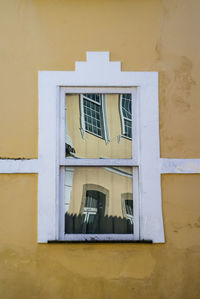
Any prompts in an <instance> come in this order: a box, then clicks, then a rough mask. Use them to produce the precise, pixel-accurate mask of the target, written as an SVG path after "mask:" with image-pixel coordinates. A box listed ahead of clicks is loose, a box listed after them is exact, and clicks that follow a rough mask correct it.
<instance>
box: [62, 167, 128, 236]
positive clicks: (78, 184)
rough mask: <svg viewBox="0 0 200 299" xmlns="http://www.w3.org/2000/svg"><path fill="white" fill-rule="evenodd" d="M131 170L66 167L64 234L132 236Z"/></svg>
mask: <svg viewBox="0 0 200 299" xmlns="http://www.w3.org/2000/svg"><path fill="white" fill-rule="evenodd" d="M132 189H133V179H132V168H130V167H120V168H119V167H75V168H73V167H66V168H65V233H66V234H132V233H133V193H132Z"/></svg>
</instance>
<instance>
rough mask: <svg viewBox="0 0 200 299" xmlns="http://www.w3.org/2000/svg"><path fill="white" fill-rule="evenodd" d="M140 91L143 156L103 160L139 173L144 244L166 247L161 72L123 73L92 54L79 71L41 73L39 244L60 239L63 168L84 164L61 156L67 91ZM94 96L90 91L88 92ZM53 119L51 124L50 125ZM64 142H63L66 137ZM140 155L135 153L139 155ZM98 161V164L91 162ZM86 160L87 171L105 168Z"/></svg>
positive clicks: (99, 54) (102, 56) (79, 64)
mask: <svg viewBox="0 0 200 299" xmlns="http://www.w3.org/2000/svg"><path fill="white" fill-rule="evenodd" d="M87 86H89V87H97V89H98V87H99V88H102V87H106V88H109V87H112V88H115V90H117V89H119V93H122V89H123V88H137V101H138V110H137V111H134V113H136V114H137V115H138V116H139V117H138V118H139V123H138V124H137V126H138V128H139V144H135V143H133V147H135V146H136V147H138V148H139V151H138V156H137V157H136V158H134V159H119V160H114V159H113V160H110V159H108V160H107V159H104V161H103V166H104V167H106V166H112V165H114V166H132V167H138V169H139V174H138V176H139V181H138V188H139V197H140V201H139V209H138V210H139V222H140V224H139V236H138V239H139V240H152V242H154V243H162V242H164V230H163V218H162V202H161V182H160V150H159V117H158V115H159V114H158V73H157V72H122V71H121V67H120V62H110V61H109V53H108V52H87V61H86V62H76V70H75V71H67V72H65V71H40V72H39V161H40V162H39V166H40V169H39V177H38V242H41V243H46V242H48V241H51V240H60V236H59V225H60V222H59V219H58V218H59V206H60V203H59V197H60V195H61V194H60V190H59V186H60V184H61V185H62V184H63V185H64V182H62V181H61V182H60V177H59V173H60V171H59V168H60V165H63V166H64V165H65V166H80V161H77V160H81V159H68V161H67V162H66V161H65V159H63V158H64V157H60V156H59V154H58V150H57V144H60V145H61V146H62V142H64V141H62V140H61V138H60V132H61V128H60V121H59V120H60V116H61V120H62V117H63V115H60V109H62V107H61V106H62V105H61V104H60V101H61V98H62V97H61V93H62V88H63V87H72V88H74V87H87ZM88 93H89V92H88ZM50 120H51V121H50ZM62 139H63V140H64V138H62ZM134 152H135V151H134ZM91 160H93V161H91ZM91 160H90V159H84V161H82V162H83V163H82V166H84V165H85V166H89V165H94V164H95V165H96V166H102V161H101V160H102V159H91Z"/></svg>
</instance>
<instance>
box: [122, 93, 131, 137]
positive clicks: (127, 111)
mask: <svg viewBox="0 0 200 299" xmlns="http://www.w3.org/2000/svg"><path fill="white" fill-rule="evenodd" d="M120 114H121V123H122V136H124V137H127V138H130V139H131V138H132V99H131V94H121V95H120Z"/></svg>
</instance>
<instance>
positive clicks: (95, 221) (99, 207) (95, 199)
mask: <svg viewBox="0 0 200 299" xmlns="http://www.w3.org/2000/svg"><path fill="white" fill-rule="evenodd" d="M105 200H106V196H105V194H103V193H102V192H99V191H95V190H89V191H87V192H86V200H85V207H84V209H83V215H84V217H83V233H88V234H91V233H100V232H101V227H100V220H101V218H102V217H104V213H105Z"/></svg>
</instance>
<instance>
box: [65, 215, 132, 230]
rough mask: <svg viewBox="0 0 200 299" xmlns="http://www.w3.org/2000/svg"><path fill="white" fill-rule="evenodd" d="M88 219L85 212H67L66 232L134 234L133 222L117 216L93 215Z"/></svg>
mask: <svg viewBox="0 0 200 299" xmlns="http://www.w3.org/2000/svg"><path fill="white" fill-rule="evenodd" d="M91 216H92V217H90V218H89V219H88V220H87V221H86V219H85V215H84V214H78V215H77V214H68V213H66V214H65V233H66V234H133V223H131V221H130V220H129V219H126V218H121V217H117V216H108V215H106V216H101V215H100V216H99V215H91Z"/></svg>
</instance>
